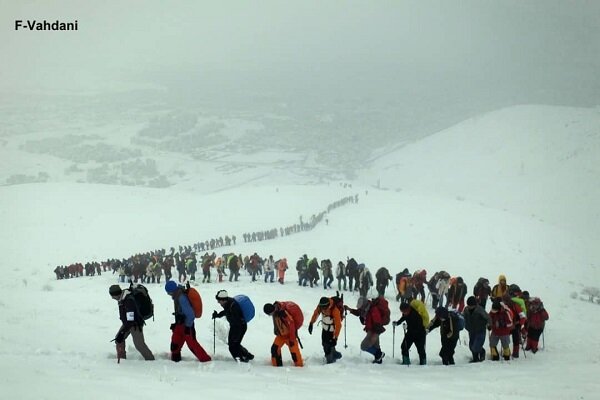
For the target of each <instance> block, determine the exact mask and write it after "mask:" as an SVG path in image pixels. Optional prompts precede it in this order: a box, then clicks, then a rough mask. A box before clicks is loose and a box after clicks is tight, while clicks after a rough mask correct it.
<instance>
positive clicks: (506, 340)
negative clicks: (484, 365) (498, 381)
mask: <svg viewBox="0 0 600 400" xmlns="http://www.w3.org/2000/svg"><path fill="white" fill-rule="evenodd" d="M489 316H490V320H491V321H492V323H491V332H490V352H491V354H492V361H498V360H500V354H498V349H497V348H496V346H497V345H498V342H500V343H501V346H502V357H503V358H504V359H505V360H506V361H508V360H510V332H511V331H512V330H513V328H514V323H513V313H512V311H511V310H510V309H509V308H508V307H507V306H506V305H504V304H503V303H502V302H501V301H500V300H494V301H493V302H492V309H491V310H490V312H489Z"/></svg>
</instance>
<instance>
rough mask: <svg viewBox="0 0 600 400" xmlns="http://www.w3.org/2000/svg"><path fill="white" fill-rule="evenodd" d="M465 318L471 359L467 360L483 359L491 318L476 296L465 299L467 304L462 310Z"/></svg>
mask: <svg viewBox="0 0 600 400" xmlns="http://www.w3.org/2000/svg"><path fill="white" fill-rule="evenodd" d="M463 316H464V319H465V328H466V329H467V332H469V349H470V350H471V354H472V355H473V359H472V360H471V361H469V362H472V363H474V362H481V361H485V348H484V347H483V346H484V344H485V336H486V328H488V327H489V326H490V325H491V323H492V320H491V319H490V316H489V314H488V313H486V312H485V309H484V308H483V306H482V305H481V304H480V303H479V301H478V300H477V297H476V296H470V297H469V298H468V299H467V306H466V307H465V310H464V311H463Z"/></svg>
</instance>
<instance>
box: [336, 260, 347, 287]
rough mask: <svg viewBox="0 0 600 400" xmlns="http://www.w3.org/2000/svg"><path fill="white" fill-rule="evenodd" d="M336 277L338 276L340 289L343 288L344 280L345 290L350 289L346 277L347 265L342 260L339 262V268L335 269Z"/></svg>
mask: <svg viewBox="0 0 600 400" xmlns="http://www.w3.org/2000/svg"><path fill="white" fill-rule="evenodd" d="M335 277H336V278H337V283H338V291H339V290H342V281H344V289H343V290H348V281H347V279H346V266H345V265H344V263H343V262H342V261H340V262H339V263H338V264H337V268H336V269H335Z"/></svg>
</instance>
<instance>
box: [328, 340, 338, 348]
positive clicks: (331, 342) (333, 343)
mask: <svg viewBox="0 0 600 400" xmlns="http://www.w3.org/2000/svg"><path fill="white" fill-rule="evenodd" d="M329 344H331V347H335V346H337V339H336V338H333V339H331V341H330V342H329Z"/></svg>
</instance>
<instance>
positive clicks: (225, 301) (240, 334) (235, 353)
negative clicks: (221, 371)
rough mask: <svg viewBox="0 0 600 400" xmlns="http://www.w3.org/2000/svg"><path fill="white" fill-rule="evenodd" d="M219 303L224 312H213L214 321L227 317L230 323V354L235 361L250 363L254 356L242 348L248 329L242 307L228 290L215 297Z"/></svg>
mask: <svg viewBox="0 0 600 400" xmlns="http://www.w3.org/2000/svg"><path fill="white" fill-rule="evenodd" d="M215 299H216V300H217V302H218V303H219V304H220V305H221V307H223V311H221V312H218V313H217V312H216V311H213V314H212V319H215V318H221V317H223V316H225V318H227V322H229V336H228V337H227V344H228V345H229V353H231V356H232V357H233V358H234V359H235V360H239V361H240V362H244V363H246V362H248V361H250V360H253V359H254V355H253V354H251V353H250V352H249V351H248V350H247V349H246V348H245V347H244V346H242V340H243V339H244V335H245V334H246V330H247V329H248V324H247V323H246V320H245V319H244V314H243V313H242V309H241V307H240V305H239V304H238V303H237V301H235V300H234V299H233V298H232V297H229V294H228V293H227V291H226V290H219V291H218V292H217V294H216V295H215Z"/></svg>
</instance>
